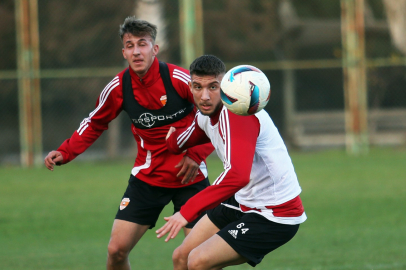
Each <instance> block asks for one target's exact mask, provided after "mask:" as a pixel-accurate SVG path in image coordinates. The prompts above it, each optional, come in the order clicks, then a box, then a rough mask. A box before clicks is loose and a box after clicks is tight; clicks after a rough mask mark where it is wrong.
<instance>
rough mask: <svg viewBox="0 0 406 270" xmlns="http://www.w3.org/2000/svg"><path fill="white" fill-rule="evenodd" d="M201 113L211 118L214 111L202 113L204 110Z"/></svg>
mask: <svg viewBox="0 0 406 270" xmlns="http://www.w3.org/2000/svg"><path fill="white" fill-rule="evenodd" d="M200 113H201V114H203V115H206V116H210V115H212V114H213V112H212V111H202V110H200Z"/></svg>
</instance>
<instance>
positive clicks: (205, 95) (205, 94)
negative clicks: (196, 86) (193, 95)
mask: <svg viewBox="0 0 406 270" xmlns="http://www.w3.org/2000/svg"><path fill="white" fill-rule="evenodd" d="M202 99H203V100H209V99H210V94H209V89H207V88H203V92H202Z"/></svg>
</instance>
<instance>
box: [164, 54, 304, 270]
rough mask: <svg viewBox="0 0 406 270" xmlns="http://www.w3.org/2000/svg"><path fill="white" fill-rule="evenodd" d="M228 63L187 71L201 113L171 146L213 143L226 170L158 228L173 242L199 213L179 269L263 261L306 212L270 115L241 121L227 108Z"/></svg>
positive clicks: (207, 59) (206, 60)
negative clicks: (224, 89)
mask: <svg viewBox="0 0 406 270" xmlns="http://www.w3.org/2000/svg"><path fill="white" fill-rule="evenodd" d="M225 72H226V69H225V65H224V63H223V62H222V61H221V60H220V59H218V58H217V57H215V56H211V55H205V56H201V57H199V58H197V59H196V60H195V61H194V62H193V63H192V64H191V65H190V75H191V82H190V83H189V87H190V89H191V91H192V93H193V97H194V100H195V104H196V106H197V107H198V108H199V110H200V112H198V113H197V114H196V117H195V121H194V122H193V123H192V125H191V126H190V127H188V128H186V129H178V130H176V129H175V128H171V129H170V131H169V132H168V136H167V146H168V149H169V150H170V151H172V152H173V153H182V151H184V150H185V149H187V148H188V147H192V146H194V145H198V144H202V143H206V142H209V141H211V142H212V144H213V146H214V147H215V149H216V151H217V154H218V156H219V157H220V158H221V160H222V161H223V165H224V171H223V172H222V173H221V174H220V176H219V177H218V178H217V179H216V181H215V182H214V183H213V185H212V186H210V187H208V188H206V189H204V190H203V191H201V192H199V193H198V194H196V195H195V196H193V197H192V198H191V199H189V201H188V202H187V203H186V204H184V205H183V206H182V208H181V210H180V211H179V212H177V213H175V214H174V215H173V216H171V217H169V218H165V220H166V221H167V223H166V224H165V225H164V226H163V227H162V228H160V229H159V230H157V234H158V237H159V238H160V237H162V236H164V235H166V234H167V233H169V234H168V236H167V238H166V240H165V241H168V240H169V239H171V238H174V237H175V236H176V235H177V233H178V232H179V230H180V229H181V228H182V227H183V226H185V225H186V224H187V223H188V221H189V220H192V219H194V218H195V217H196V216H198V215H199V213H201V212H202V211H205V210H209V209H210V210H209V211H207V214H206V215H205V216H204V217H203V218H202V219H201V220H200V221H199V222H198V223H197V224H196V226H195V227H194V228H193V229H192V231H191V233H190V234H189V235H188V236H187V237H186V238H185V240H184V241H183V243H182V245H181V246H179V247H178V248H177V249H176V250H175V251H174V254H173V264H174V269H177V270H178V269H189V270H190V269H221V268H223V267H226V266H230V265H236V264H242V263H245V262H247V263H249V264H250V265H252V266H255V265H256V264H258V263H260V262H261V260H262V259H263V257H264V256H265V255H266V254H267V253H269V252H271V251H272V250H274V249H276V248H278V247H280V246H282V245H283V244H285V243H286V242H288V241H289V240H290V239H292V237H293V236H294V235H295V234H296V232H297V230H298V228H299V224H300V223H302V222H304V221H305V220H306V214H305V212H304V208H303V205H302V202H301V199H300V197H299V194H300V193H301V188H300V186H299V182H298V180H297V177H296V173H295V171H294V168H293V164H292V161H291V159H290V157H289V154H288V151H287V149H286V146H285V144H284V142H283V140H282V138H281V136H280V134H279V132H278V130H277V128H276V127H275V125H274V124H273V122H272V120H271V118H270V117H269V115H268V113H267V112H266V111H265V110H262V111H260V112H258V113H257V114H255V115H251V116H239V115H236V114H233V113H231V112H230V111H228V110H227V108H226V107H224V106H223V104H222V102H221V98H220V83H221V80H222V78H223V76H224V74H225Z"/></svg>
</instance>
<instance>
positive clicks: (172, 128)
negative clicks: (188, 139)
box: [165, 127, 176, 140]
mask: <svg viewBox="0 0 406 270" xmlns="http://www.w3.org/2000/svg"><path fill="white" fill-rule="evenodd" d="M175 131H176V128H174V127H170V128H169V130H168V134H166V138H165V140H168V138H169V137H170V136H171V134H172V133H174V132H175Z"/></svg>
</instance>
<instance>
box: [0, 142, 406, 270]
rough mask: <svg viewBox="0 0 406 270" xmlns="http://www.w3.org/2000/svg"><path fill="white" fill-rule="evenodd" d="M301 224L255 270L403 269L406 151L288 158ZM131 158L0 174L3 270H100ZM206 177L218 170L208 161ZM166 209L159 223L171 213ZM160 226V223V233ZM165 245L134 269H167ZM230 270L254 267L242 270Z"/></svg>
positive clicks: (134, 259)
mask: <svg viewBox="0 0 406 270" xmlns="http://www.w3.org/2000/svg"><path fill="white" fill-rule="evenodd" d="M291 156H292V159H293V162H294V165H295V169H296V172H297V174H298V177H299V181H300V184H301V186H302V188H303V193H302V195H301V197H302V200H303V203H304V207H305V210H306V213H307V216H308V220H307V221H306V222H305V223H304V224H303V225H302V226H301V228H300V229H299V232H298V234H297V235H296V236H295V238H294V239H293V240H292V241H290V242H289V243H288V244H286V245H285V246H283V247H281V248H280V249H278V250H276V251H274V252H272V253H271V254H269V255H268V256H267V257H266V258H265V259H264V261H263V262H262V263H261V264H259V265H258V266H257V267H256V268H255V269H264V270H265V269H280V270H282V269H283V270H288V269H289V270H299V269H305V270H307V269H308V270H318V269H320V270H321V269H326V270H341V269H343V270H344V269H345V270H346V269H371V270H372V269H373V270H376V269H406V215H405V209H406V207H405V205H406V149H372V150H371V152H370V154H369V155H367V156H361V157H351V156H347V155H346V154H345V152H344V151H339V150H334V151H323V152H314V153H291ZM132 163H133V161H132V160H124V161H114V162H97V163H96V162H78V161H74V162H72V163H71V164H69V165H66V166H62V167H58V168H56V170H55V171H54V172H50V171H47V170H46V169H45V167H44V168H41V169H20V168H0V186H1V188H0V269H1V270H19V269H24V270H29V269H33V270H34V269H35V270H38V269H76V270H79V269H87V270H90V269H105V260H106V253H107V243H108V240H109V236H110V230H111V225H112V222H113V218H114V215H115V212H116V209H117V207H118V205H119V203H120V199H121V196H122V193H123V192H124V190H125V188H126V184H127V180H128V177H129V174H130V171H131V168H132ZM208 165H209V170H210V178H211V180H214V179H215V178H216V176H217V175H218V174H219V173H220V172H221V170H222V168H221V164H220V163H219V162H218V160H217V159H216V158H211V159H209V160H208ZM171 212H172V209H171V207H169V206H168V207H167V208H165V211H164V213H163V215H170V214H171ZM162 224H163V219H162V218H160V222H159V223H158V225H157V228H159V227H160V226H161V225H162ZM182 239H183V237H179V236H178V237H177V238H176V239H174V240H171V241H170V242H169V243H165V242H164V241H163V240H162V239H157V238H156V236H155V233H154V230H150V231H149V232H148V233H147V234H146V235H145V237H144V238H143V239H142V240H141V241H140V242H139V244H138V245H137V246H136V247H135V249H134V250H133V252H132V254H131V255H130V257H131V264H132V266H133V269H148V270H154V269H156V270H163V269H172V268H171V265H172V264H171V254H172V251H173V250H174V248H175V247H176V246H178V245H179V244H180V242H181V241H182ZM230 268H231V269H240V270H242V269H252V268H251V267H250V266H248V265H241V266H236V267H230Z"/></svg>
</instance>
